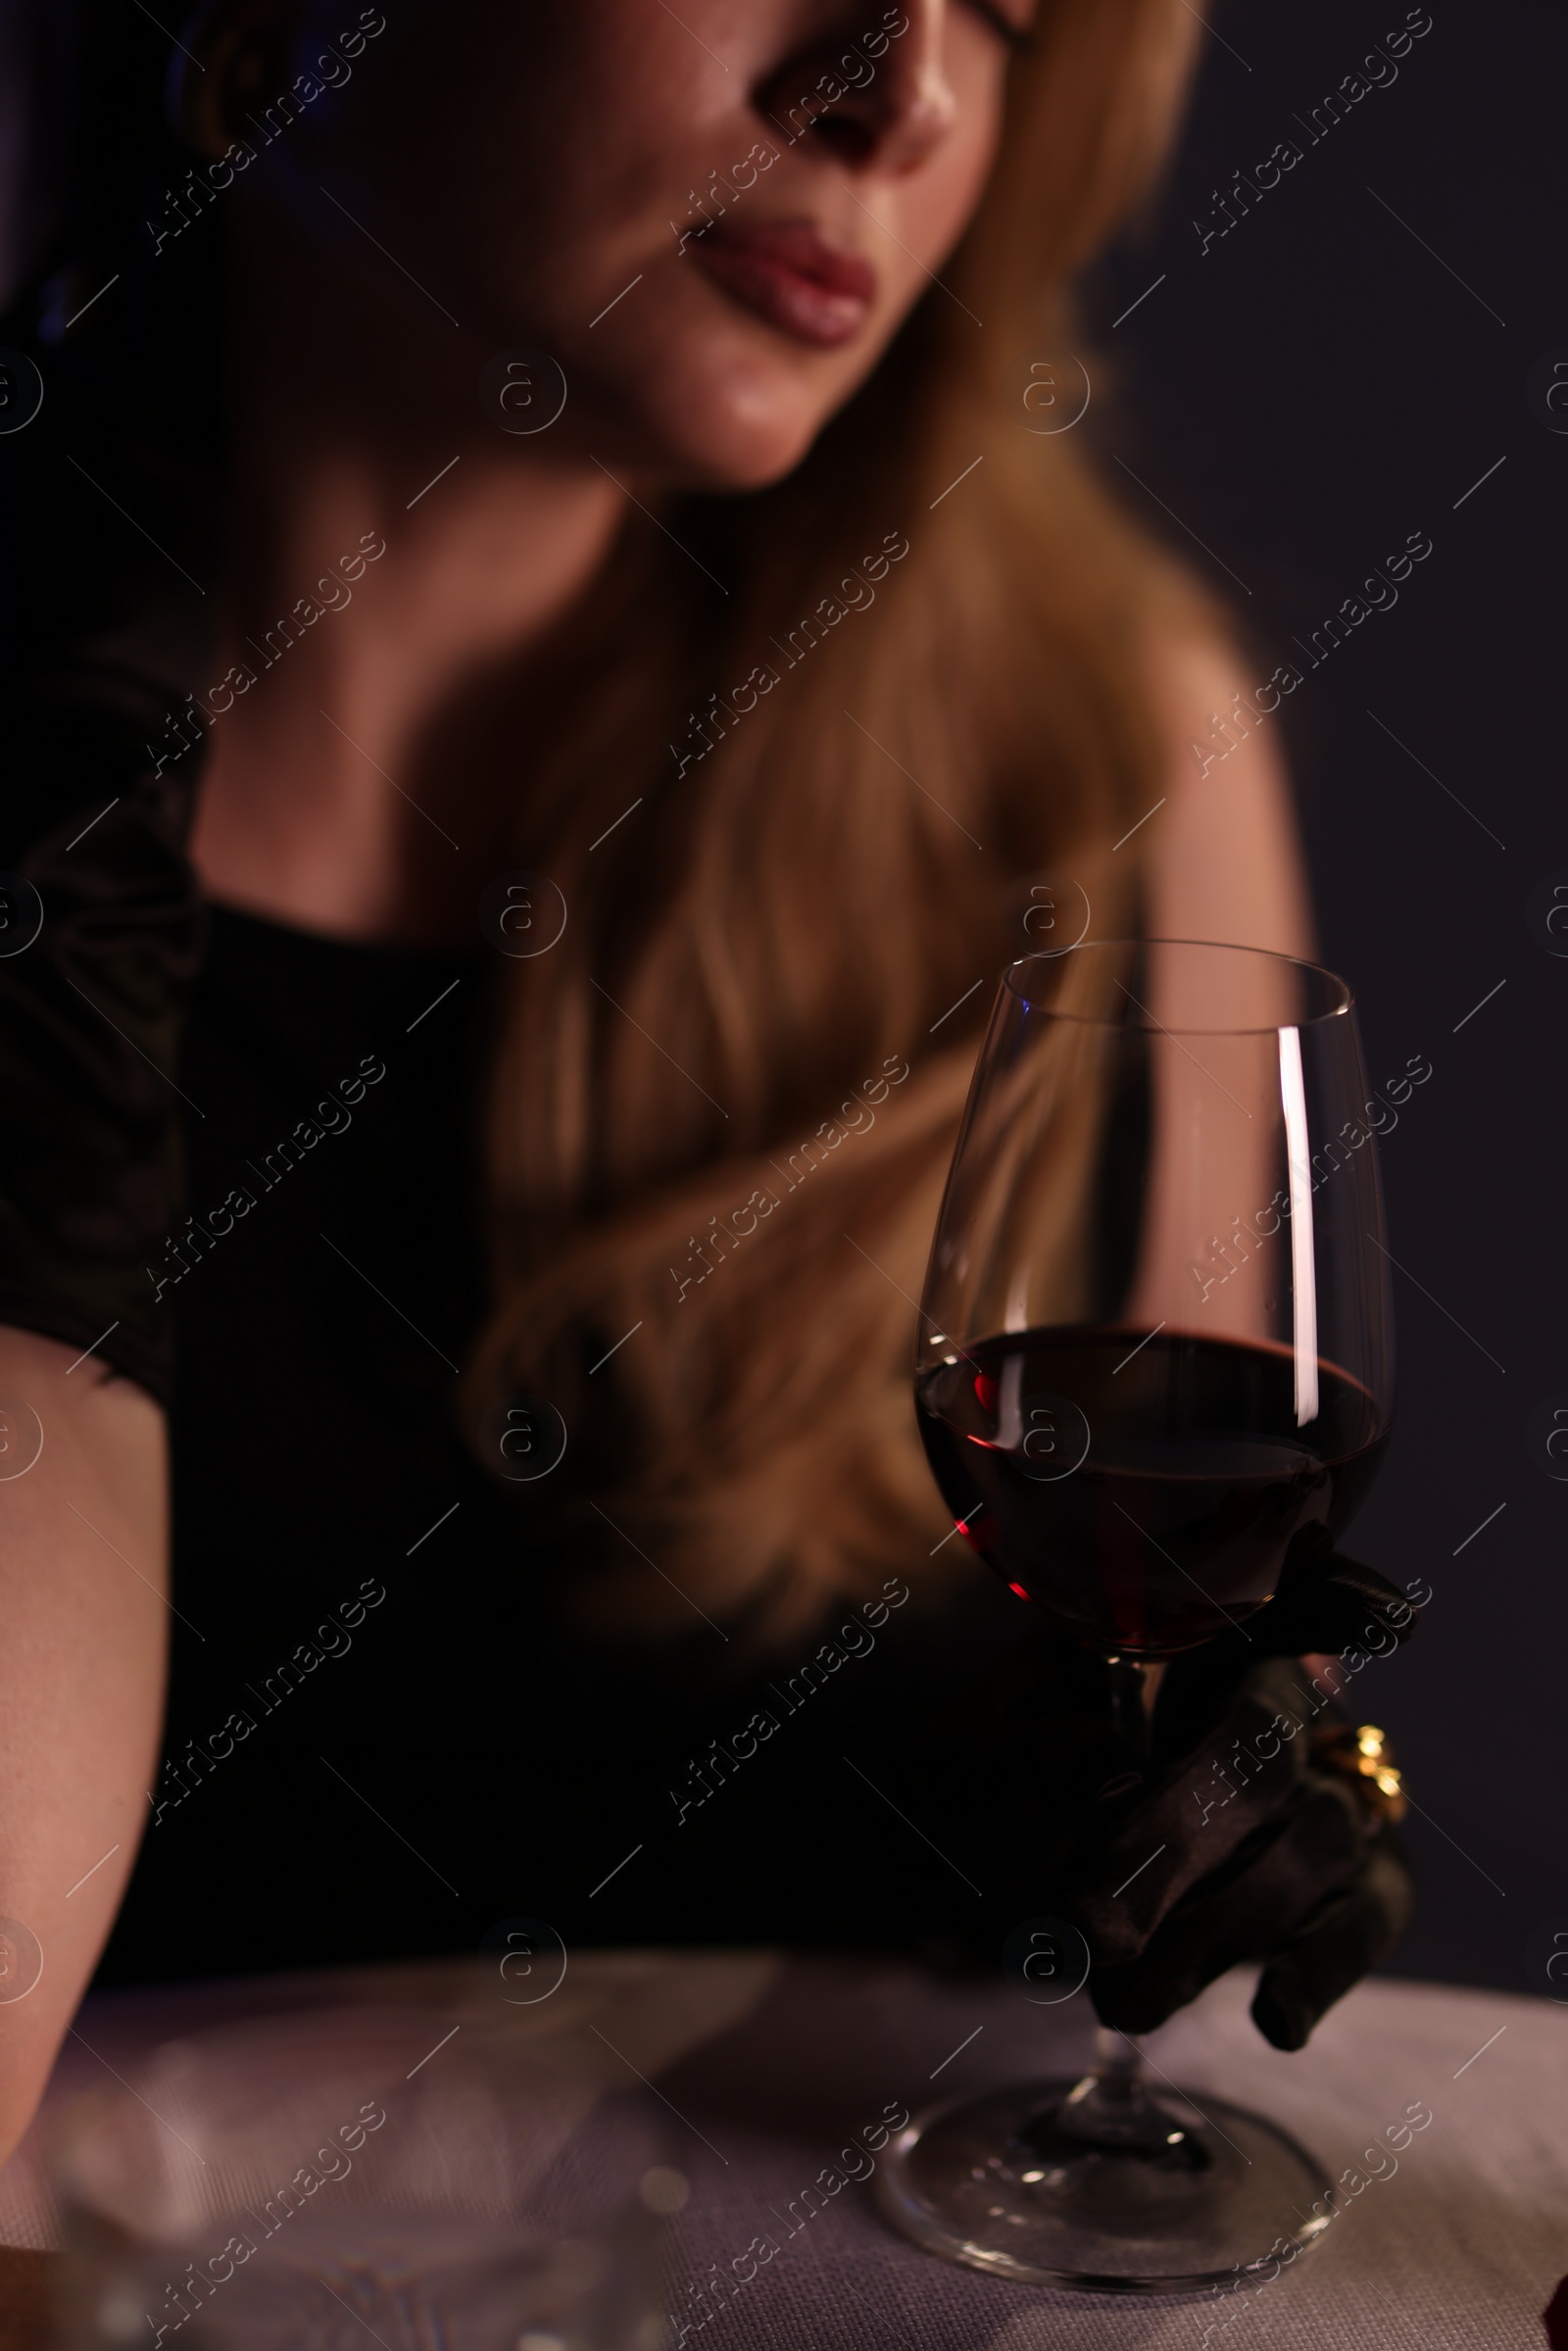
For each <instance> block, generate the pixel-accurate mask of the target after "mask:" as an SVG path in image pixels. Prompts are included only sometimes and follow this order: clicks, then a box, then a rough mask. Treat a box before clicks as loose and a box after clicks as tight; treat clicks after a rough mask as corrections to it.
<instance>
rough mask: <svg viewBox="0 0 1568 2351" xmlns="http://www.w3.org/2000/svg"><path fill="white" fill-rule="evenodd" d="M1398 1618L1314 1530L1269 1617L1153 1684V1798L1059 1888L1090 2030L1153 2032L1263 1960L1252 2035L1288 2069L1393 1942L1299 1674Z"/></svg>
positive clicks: (1379, 1840)
mask: <svg viewBox="0 0 1568 2351" xmlns="http://www.w3.org/2000/svg"><path fill="white" fill-rule="evenodd" d="M1415 1616H1416V1611H1415V1609H1414V1607H1413V1606H1412V1605H1411V1603H1410V1602H1409V1601H1408V1600H1407V1599H1406V1598H1405V1597H1404V1596H1403V1594H1402V1593H1400V1592H1397V1590H1396V1589H1395V1587H1394V1586H1393V1585H1392V1584H1389V1583H1386V1582H1385V1580H1384V1579H1383V1578H1382V1577H1381V1576H1379V1575H1376V1574H1374V1573H1373V1572H1372V1571H1371V1570H1370V1569H1368V1568H1364V1567H1360V1566H1357V1565H1356V1563H1355V1562H1354V1561H1353V1560H1349V1559H1346V1558H1344V1557H1343V1556H1341V1554H1340V1553H1338V1552H1336V1551H1335V1550H1334V1548H1333V1546H1332V1544H1331V1543H1330V1542H1329V1539H1328V1537H1327V1536H1326V1535H1325V1534H1324V1533H1323V1531H1322V1529H1321V1528H1316V1527H1314V1528H1310V1529H1307V1530H1304V1531H1303V1533H1302V1534H1301V1535H1300V1536H1299V1537H1298V1538H1297V1541H1296V1542H1295V1543H1294V1544H1293V1545H1292V1548H1291V1552H1290V1554H1289V1557H1288V1559H1287V1563H1286V1568H1285V1571H1284V1573H1283V1575H1282V1577H1281V1582H1280V1588H1279V1592H1278V1593H1277V1595H1276V1597H1275V1598H1274V1599H1273V1600H1272V1601H1271V1602H1270V1603H1269V1604H1268V1606H1267V1607H1266V1608H1264V1609H1263V1610H1262V1611H1260V1612H1259V1614H1258V1615H1256V1616H1254V1617H1252V1618H1251V1619H1250V1621H1249V1623H1248V1624H1247V1626H1246V1627H1245V1629H1239V1630H1238V1631H1236V1632H1233V1633H1228V1634H1226V1635H1225V1636H1224V1637H1223V1639H1222V1640H1218V1641H1212V1642H1209V1643H1207V1644H1206V1645H1205V1646H1204V1647H1203V1648H1202V1649H1199V1650H1195V1651H1192V1652H1190V1653H1189V1655H1187V1656H1185V1657H1180V1658H1177V1659H1176V1660H1174V1662H1173V1663H1172V1664H1171V1665H1170V1666H1169V1667H1168V1668H1167V1670H1166V1674H1165V1677H1164V1682H1163V1685H1162V1687H1161V1690H1160V1694H1159V1701H1158V1704H1157V1706H1156V1708H1155V1716H1154V1727H1153V1732H1154V1738H1153V1758H1152V1774H1153V1784H1152V1786H1148V1785H1147V1784H1146V1788H1145V1789H1144V1790H1143V1791H1141V1792H1140V1793H1139V1794H1138V1795H1137V1796H1136V1798H1135V1799H1133V1800H1132V1803H1131V1809H1130V1810H1127V1811H1126V1812H1124V1813H1123V1814H1122V1815H1121V1817H1120V1818H1119V1819H1118V1820H1117V1822H1116V1825H1115V1829H1114V1833H1113V1834H1112V1835H1111V1837H1110V1838H1109V1840H1108V1841H1106V1840H1105V1838H1104V1835H1103V1831H1102V1832H1101V1833H1100V1835H1099V1836H1098V1837H1094V1836H1091V1837H1090V1838H1086V1839H1085V1840H1084V1842H1083V1843H1082V1844H1081V1845H1080V1847H1079V1849H1078V1852H1077V1854H1076V1855H1075V1856H1074V1858H1073V1860H1072V1861H1071V1862H1070V1863H1069V1865H1068V1869H1067V1872H1066V1880H1067V1887H1068V1906H1069V1910H1070V1914H1071V1915H1072V1916H1073V1917H1074V1918H1075V1919H1076V1921H1077V1923H1078V1925H1079V1926H1080V1927H1081V1928H1082V1929H1083V1932H1084V1934H1085V1935H1087V1937H1088V1940H1089V1944H1090V1949H1091V1951H1092V1953H1093V1955H1094V1961H1095V1964H1094V1966H1093V1968H1092V1970H1091V1973H1090V1980H1089V1982H1090V1991H1091V1995H1092V1997H1093V1999H1094V2003H1095V2008H1096V2012H1097V2014H1098V2015H1099V2016H1100V2018H1101V2021H1102V2022H1103V2023H1104V2024H1107V2025H1112V2026H1116V2027H1119V2028H1120V2030H1122V2031H1123V2032H1127V2033H1147V2032H1150V2031H1152V2029H1153V2027H1154V2026H1156V2025H1160V2024H1163V2023H1164V2021H1165V2019H1166V2018H1167V2017H1168V2016H1170V2015H1171V2014H1172V2013H1173V2011H1174V2010H1176V2009H1178V2008H1180V2007H1182V2006H1184V2005H1185V2004H1186V2003H1187V2002H1188V2001H1190V2000H1192V1999H1194V1998H1196V1996H1197V1994H1198V1993H1199V1992H1200V1991H1201V1990H1202V1988H1203V1986H1204V1985H1205V1984H1210V1983H1212V1982H1213V1980H1214V1979H1215V1978H1216V1977H1217V1976H1220V1975H1223V1974H1224V1972H1225V1971H1226V1969H1228V1968H1231V1967H1234V1966H1236V1965H1237V1964H1238V1963H1239V1962H1241V1961H1243V1960H1251V1959H1261V1960H1262V1961H1263V1963H1264V1966H1263V1973H1262V1977H1261V1980H1260V1982H1259V1984H1258V1987H1257V1992H1256V1995H1255V1997H1254V1999H1253V2001H1252V2017H1253V2021H1254V2022H1255V2024H1256V2025H1257V2027H1258V2030H1259V2031H1260V2032H1261V2033H1263V2035H1264V2037H1265V2038H1266V2039H1268V2040H1270V2041H1272V2042H1273V2044H1274V2046H1275V2047H1276V2048H1280V2049H1299V2048H1300V2047H1302V2046H1303V2044H1304V2043H1305V2041H1306V2038H1307V2036H1308V2034H1309V2033H1311V2031H1312V2028H1313V2026H1314V2025H1315V2024H1316V2023H1317V2021H1318V2019H1319V2018H1320V2017H1321V2016H1322V2015H1323V2013H1324V2011H1325V2010H1326V2009H1328V2008H1330V2007H1331V2006H1332V2005H1333V2003H1334V2002H1335V2001H1336V2000H1337V1999H1339V1998H1340V1997H1341V1995H1342V1994H1343V1993H1344V1992H1346V1991H1348V1989H1349V1987H1350V1985H1351V1984H1354V1983H1356V1982H1357V1981H1358V1979H1359V1978H1360V1977H1362V1976H1363V1975H1365V1974H1366V1973H1367V1971H1368V1970H1369V1969H1370V1968H1373V1967H1376V1966H1377V1964H1378V1962H1379V1961H1380V1960H1381V1959H1383V1958H1384V1957H1385V1956H1386V1955H1387V1954H1388V1952H1389V1951H1391V1950H1392V1949H1393V1948H1394V1947H1395V1945H1396V1944H1397V1942H1398V1941H1399V1940H1400V1939H1401V1937H1402V1936H1403V1935H1404V1934H1405V1932H1406V1930H1407V1928H1408V1926H1409V1922H1410V1915H1411V1907H1412V1903H1411V1887H1410V1878H1409V1872H1408V1868H1407V1865H1406V1863H1405V1860H1404V1856H1403V1854H1402V1852H1401V1851H1400V1848H1399V1846H1398V1843H1397V1840H1396V1838H1395V1837H1394V1835H1393V1833H1392V1831H1391V1829H1390V1827H1389V1825H1388V1823H1387V1821H1386V1820H1385V1819H1384V1818H1383V1817H1382V1815H1381V1814H1380V1813H1379V1812H1378V1811H1377V1810H1376V1809H1374V1808H1372V1807H1371V1806H1370V1805H1369V1804H1368V1803H1367V1802H1366V1801H1365V1800H1364V1799H1363V1798H1362V1797H1361V1796H1360V1795H1358V1794H1357V1793H1356V1792H1355V1790H1354V1789H1353V1788H1352V1787H1351V1785H1350V1783H1349V1781H1348V1778H1347V1777H1345V1776H1344V1775H1343V1774H1341V1773H1338V1772H1334V1771H1328V1770H1324V1769H1322V1768H1320V1762H1321V1757H1320V1755H1316V1754H1315V1753H1314V1736H1313V1735H1314V1731H1321V1730H1323V1729H1324V1728H1326V1727H1332V1726H1333V1725H1334V1724H1335V1723H1338V1722H1343V1720H1344V1719H1345V1718H1344V1717H1343V1715H1341V1714H1340V1713H1339V1712H1338V1711H1337V1710H1336V1709H1334V1708H1333V1707H1332V1704H1331V1691H1330V1689H1329V1686H1328V1684H1327V1683H1326V1681H1325V1680H1324V1678H1323V1677H1321V1676H1319V1677H1317V1678H1316V1679H1314V1678H1313V1677H1312V1676H1311V1675H1310V1674H1309V1671H1308V1669H1307V1668H1306V1666H1304V1665H1303V1664H1302V1663H1301V1662H1300V1660H1301V1658H1302V1657H1303V1656H1304V1655H1306V1654H1308V1653H1314V1652H1321V1651H1325V1650H1336V1651H1347V1650H1348V1651H1356V1650H1359V1651H1363V1652H1370V1653H1371V1654H1385V1653H1387V1652H1388V1651H1389V1650H1391V1649H1393V1648H1394V1647H1395V1646H1397V1644H1398V1643H1399V1642H1401V1641H1405V1640H1407V1639H1408V1637H1409V1635H1410V1633H1411V1632H1412V1631H1413V1629H1414V1623H1415Z"/></svg>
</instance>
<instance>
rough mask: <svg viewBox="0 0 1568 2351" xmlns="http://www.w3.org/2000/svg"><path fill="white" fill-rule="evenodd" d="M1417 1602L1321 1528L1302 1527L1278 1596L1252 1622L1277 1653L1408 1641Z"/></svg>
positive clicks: (1297, 1653) (1287, 1654)
mask: <svg viewBox="0 0 1568 2351" xmlns="http://www.w3.org/2000/svg"><path fill="white" fill-rule="evenodd" d="M1417 1613H1418V1612H1417V1610H1416V1607H1415V1604H1414V1602H1413V1601H1411V1600H1410V1599H1408V1598H1407V1597H1406V1596H1405V1594H1404V1593H1403V1592H1400V1590H1399V1589H1398V1587H1397V1585H1395V1584H1391V1583H1390V1582H1389V1580H1388V1578H1387V1576H1380V1575H1379V1574H1378V1572H1377V1570H1376V1569H1375V1568H1371V1567H1363V1566H1362V1565H1361V1563H1360V1561H1359V1560H1357V1559H1350V1558H1348V1557H1347V1555H1346V1553H1345V1552H1344V1551H1340V1550H1336V1549H1335V1547H1334V1544H1333V1543H1332V1542H1331V1540H1330V1538H1329V1536H1328V1534H1327V1533H1326V1531H1325V1530H1324V1529H1323V1528H1322V1527H1317V1526H1313V1527H1303V1528H1302V1529H1301V1531H1300V1533H1299V1535H1298V1536H1297V1537H1296V1539H1295V1541H1294V1542H1293V1543H1292V1544H1291V1546H1290V1549H1289V1550H1288V1551H1287V1552H1286V1554H1285V1565H1284V1567H1283V1568H1282V1569H1281V1571H1280V1580H1279V1585H1278V1588H1277V1590H1276V1592H1275V1594H1274V1597H1273V1599H1272V1600H1271V1601H1270V1602H1269V1604H1268V1606H1267V1607H1266V1608H1263V1609H1260V1610H1259V1612H1258V1614H1257V1616H1256V1617H1254V1618H1253V1619H1252V1620H1251V1621H1252V1625H1253V1627H1254V1628H1255V1631H1256V1633H1258V1634H1260V1635H1261V1636H1262V1638H1263V1640H1264V1641H1265V1642H1266V1643H1267V1645H1268V1648H1269V1650H1270V1651H1271V1652H1272V1654H1273V1655H1275V1656H1278V1657H1299V1656H1302V1655H1304V1654H1305V1653H1306V1652H1307V1651H1308V1650H1309V1649H1348V1648H1366V1647H1370V1648H1371V1649H1373V1650H1374V1651H1379V1650H1382V1649H1383V1648H1384V1647H1385V1646H1388V1647H1393V1646H1395V1645H1397V1643H1398V1642H1400V1641H1408V1640H1409V1638H1410V1636H1411V1634H1412V1633H1413V1632H1414V1631H1415V1623H1416V1616H1417Z"/></svg>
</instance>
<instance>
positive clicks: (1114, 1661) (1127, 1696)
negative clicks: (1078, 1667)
mask: <svg viewBox="0 0 1568 2351" xmlns="http://www.w3.org/2000/svg"><path fill="white" fill-rule="evenodd" d="M1164 1671H1165V1665H1164V1660H1163V1659H1162V1658H1161V1659H1159V1660H1158V1661H1157V1662H1149V1661H1147V1660H1144V1659H1141V1658H1137V1657H1112V1658H1111V1660H1110V1712H1111V1720H1112V1722H1113V1723H1114V1725H1115V1730H1116V1737H1117V1738H1118V1739H1120V1741H1121V1743H1122V1746H1123V1748H1124V1749H1125V1751H1126V1754H1127V1759H1128V1761H1129V1762H1130V1763H1131V1764H1132V1766H1133V1767H1134V1769H1135V1770H1137V1771H1140V1772H1144V1771H1147V1770H1148V1768H1149V1759H1150V1755H1151V1752H1152V1747H1153V1722H1154V1701H1155V1699H1156V1698H1157V1697H1158V1695H1159V1685H1160V1681H1161V1679H1162V1677H1163V1675H1164Z"/></svg>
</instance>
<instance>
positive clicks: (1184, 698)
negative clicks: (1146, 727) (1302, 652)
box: [1145, 629, 1314, 955]
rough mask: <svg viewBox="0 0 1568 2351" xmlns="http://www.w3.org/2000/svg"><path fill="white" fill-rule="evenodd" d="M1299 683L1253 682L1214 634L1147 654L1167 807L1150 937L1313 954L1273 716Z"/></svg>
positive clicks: (1155, 851) (1156, 848) (1283, 678)
mask: <svg viewBox="0 0 1568 2351" xmlns="http://www.w3.org/2000/svg"><path fill="white" fill-rule="evenodd" d="M1297 682H1299V672H1297V671H1294V670H1291V669H1289V668H1287V669H1284V670H1276V671H1275V672H1274V674H1273V676H1272V677H1270V678H1267V679H1263V678H1254V677H1252V676H1250V674H1249V671H1248V668H1247V664H1246V662H1245V661H1244V659H1243V657H1242V656H1241V654H1240V653H1239V652H1238V650H1237V648H1236V647H1235V646H1234V645H1233V644H1231V643H1230V642H1229V641H1227V640H1226V639H1225V638H1224V637H1223V636H1221V635H1219V634H1217V633H1209V632H1207V631H1203V630H1196V629H1195V630H1183V631H1182V632H1180V633H1179V634H1177V633H1172V634H1168V635H1166V636H1164V637H1162V638H1161V639H1160V640H1159V641H1158V643H1157V645H1155V646H1154V647H1153V648H1152V655H1151V660H1150V683H1151V688H1152V694H1153V700H1154V709H1155V712H1156V715H1157V717H1158V719H1159V722H1160V726H1161V731H1162V734H1163V737H1164V743H1165V758H1164V767H1163V781H1164V786H1165V794H1164V800H1163V803H1162V805H1161V806H1160V808H1158V810H1157V811H1156V812H1155V814H1154V815H1152V818H1151V819H1150V823H1149V842H1148V847H1147V849H1146V851H1145V857H1146V864H1147V871H1148V877H1149V890H1150V918H1151V924H1152V929H1153V931H1154V934H1155V936H1156V937H1158V936H1163V937H1165V938H1178V939H1180V938H1186V939H1221V940H1226V941H1230V942H1233V943H1235V944H1236V945H1239V946H1245V947H1268V948H1273V949H1275V950H1277V951H1278V952H1280V953H1282V954H1286V955H1311V954H1313V953H1314V934H1313V924H1312V912H1311V906H1310V902H1309V898H1308V893H1307V884H1306V874H1305V869H1304V866H1303V863H1302V858H1301V850H1300V843H1299V836H1298V831H1297V823H1296V811H1295V807H1294V804H1293V801H1292V796H1291V787H1290V779H1289V775H1288V772H1287V768H1286V763H1285V753H1284V743H1283V730H1282V727H1281V722H1280V718H1279V712H1280V710H1281V707H1282V705H1283V703H1284V701H1285V699H1286V697H1287V695H1288V694H1289V693H1290V692H1292V691H1294V687H1295V684H1296V683H1297Z"/></svg>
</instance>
